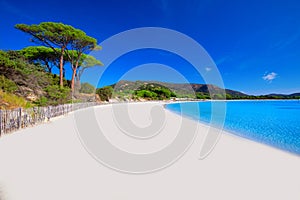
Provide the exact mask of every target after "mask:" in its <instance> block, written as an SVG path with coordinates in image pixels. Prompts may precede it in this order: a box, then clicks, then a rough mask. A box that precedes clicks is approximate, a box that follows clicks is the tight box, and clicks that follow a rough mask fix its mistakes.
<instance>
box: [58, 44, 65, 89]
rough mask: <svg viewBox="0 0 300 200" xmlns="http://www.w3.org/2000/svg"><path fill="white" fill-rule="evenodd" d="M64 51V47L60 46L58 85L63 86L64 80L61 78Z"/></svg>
mask: <svg viewBox="0 0 300 200" xmlns="http://www.w3.org/2000/svg"><path fill="white" fill-rule="evenodd" d="M64 53H65V47H62V48H61V55H60V60H59V84H60V87H64V80H63V70H64V69H63V68H64Z"/></svg>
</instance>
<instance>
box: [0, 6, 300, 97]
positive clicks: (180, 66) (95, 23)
mask: <svg viewBox="0 0 300 200" xmlns="http://www.w3.org/2000/svg"><path fill="white" fill-rule="evenodd" d="M35 2H36V1H33V0H32V1H29V0H28V1H13V0H0V17H1V19H2V21H1V31H0V49H21V48H24V47H26V46H29V45H33V44H32V43H31V42H30V41H29V36H27V35H26V34H24V33H22V32H20V31H18V30H16V29H15V28H14V25H15V24H17V23H26V24H34V23H40V22H43V21H55V22H63V23H66V24H70V25H72V26H74V27H76V28H79V29H82V30H84V31H85V32H86V33H87V34H88V35H90V36H93V37H95V38H97V39H98V42H99V43H101V42H102V41H104V40H105V39H107V38H109V37H111V36H113V35H115V34H117V33H120V32H122V31H126V30H129V29H133V28H139V27H164V28H169V29H173V30H176V31H179V32H181V33H184V34H186V35H188V36H189V37H191V38H193V39H194V40H196V41H197V42H198V43H199V44H201V45H202V46H203V47H204V48H205V50H206V51H207V52H208V54H209V55H210V56H211V57H212V59H213V60H214V62H215V63H216V65H217V67H218V69H219V71H220V73H221V75H222V78H223V81H224V85H225V87H226V88H229V89H235V90H239V91H243V92H245V93H248V94H267V93H293V92H300V78H299V77H300V76H299V75H300V12H299V10H300V1H298V0H280V1H279V0H269V1H266V0H260V1H257V0H251V1H248V0H243V1H238V0H236V1H230V0H147V1H146V0H145V1H144V0H109V1H104V0H99V1H84V2H80V3H71V4H70V3H68V1H56V0H53V1H39V3H38V4H36V3H35ZM102 51H105V49H103V50H102ZM147 63H161V64H162V65H165V66H171V67H172V68H173V69H175V70H179V71H180V74H181V75H183V76H185V78H186V79H188V80H189V81H190V82H195V83H203V79H202V78H201V77H200V76H198V75H195V71H194V70H193V69H192V66H191V65H190V63H188V62H186V61H185V60H184V59H182V58H180V57H178V56H177V55H173V54H172V53H168V52H163V51H160V50H155V49H144V50H138V51H134V52H131V53H128V54H126V55H123V56H121V57H120V58H119V59H117V60H116V61H115V62H113V63H112V64H111V66H109V69H108V70H107V71H105V73H104V75H105V79H103V80H104V81H103V83H101V84H100V85H101V86H102V85H106V84H112V83H113V82H114V81H116V80H118V79H119V78H120V77H122V73H125V72H126V71H128V70H130V69H131V68H134V67H136V66H139V65H143V64H145V65H143V67H144V69H145V70H135V71H133V72H132V73H131V74H129V75H128V76H125V78H127V79H130V80H140V79H148V80H154V79H157V80H161V81H172V82H181V81H182V79H180V78H179V76H177V75H175V74H174V75H173V74H171V75H166V74H167V71H166V68H164V67H163V66H159V65H156V66H153V67H152V68H151V66H150V65H147ZM104 64H105V63H104ZM106 67H108V66H106ZM160 67H161V69H160ZM148 69H149V70H148ZM101 70H103V69H100V68H94V69H92V70H91V72H90V73H89V74H90V75H89V76H86V77H84V78H83V79H84V81H90V82H93V81H95V80H96V79H97V78H95V77H94V76H96V75H97V73H98V72H99V71H101ZM151 70H152V71H151ZM68 71H69V70H68ZM151 72H152V73H151ZM68 74H69V73H68ZM92 74H93V76H92Z"/></svg>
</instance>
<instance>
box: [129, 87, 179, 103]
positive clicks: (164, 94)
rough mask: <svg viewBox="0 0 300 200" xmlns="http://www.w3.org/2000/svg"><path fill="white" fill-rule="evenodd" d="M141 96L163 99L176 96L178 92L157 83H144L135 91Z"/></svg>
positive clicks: (135, 93)
mask: <svg viewBox="0 0 300 200" xmlns="http://www.w3.org/2000/svg"><path fill="white" fill-rule="evenodd" d="M134 95H136V96H137V97H139V98H146V99H150V100H157V99H158V100H163V99H170V97H176V94H175V93H174V92H173V91H171V90H170V89H169V88H167V87H165V86H162V85H159V84H156V83H151V84H144V85H142V86H140V87H139V88H138V89H137V90H136V91H135V92H134Z"/></svg>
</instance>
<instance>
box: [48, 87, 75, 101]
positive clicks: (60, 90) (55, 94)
mask: <svg viewBox="0 0 300 200" xmlns="http://www.w3.org/2000/svg"><path fill="white" fill-rule="evenodd" d="M45 91H46V92H47V94H48V97H49V99H50V101H51V102H50V103H51V104H63V103H66V102H67V101H68V99H69V97H70V91H71V90H70V88H67V87H60V86H59V85H50V86H48V87H46V88H45Z"/></svg>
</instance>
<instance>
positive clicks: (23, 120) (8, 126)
mask: <svg viewBox="0 0 300 200" xmlns="http://www.w3.org/2000/svg"><path fill="white" fill-rule="evenodd" d="M95 105H98V103H96V102H89V103H76V104H64V105H58V106H48V107H34V108H27V109H23V108H17V109H14V110H0V136H1V135H2V134H6V133H10V132H13V131H16V130H19V129H21V128H26V127H29V126H34V125H37V124H41V123H43V122H45V121H49V120H50V119H51V118H53V117H57V116H61V115H66V114H67V113H70V112H72V111H75V110H79V109H82V108H87V107H91V106H95Z"/></svg>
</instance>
